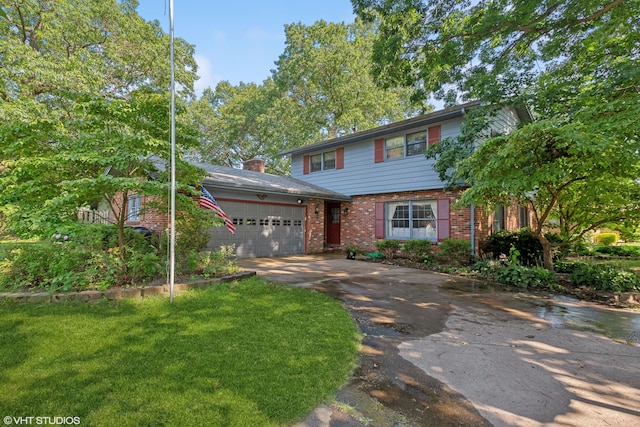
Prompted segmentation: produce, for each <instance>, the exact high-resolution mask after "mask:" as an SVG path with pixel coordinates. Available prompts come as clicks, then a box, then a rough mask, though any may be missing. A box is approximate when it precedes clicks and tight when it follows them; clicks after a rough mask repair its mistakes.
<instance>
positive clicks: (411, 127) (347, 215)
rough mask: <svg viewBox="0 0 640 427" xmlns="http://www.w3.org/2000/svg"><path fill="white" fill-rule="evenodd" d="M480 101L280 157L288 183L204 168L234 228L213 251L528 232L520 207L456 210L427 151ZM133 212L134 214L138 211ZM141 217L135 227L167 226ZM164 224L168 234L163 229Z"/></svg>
mask: <svg viewBox="0 0 640 427" xmlns="http://www.w3.org/2000/svg"><path fill="white" fill-rule="evenodd" d="M479 105H480V104H479V103H478V102H472V103H467V104H464V105H459V106H456V107H452V108H447V109H443V110H440V111H435V112H433V113H430V114H426V115H421V116H419V117H415V118H411V119H407V120H403V121H399V122H395V123H391V124H388V125H385V126H380V127H377V128H374V129H369V130H366V131H361V132H356V133H353V134H350V135H346V136H342V137H339V138H335V139H330V140H326V141H322V142H318V143H316V144H312V145H308V146H305V147H301V148H298V149H294V150H290V151H287V152H284V153H282V154H283V155H287V156H290V157H291V176H290V177H283V176H276V175H271V174H267V173H264V164H263V163H262V161H261V160H258V159H253V160H251V161H248V162H245V165H244V169H235V168H228V167H221V166H213V165H203V164H200V165H199V166H200V167H202V168H203V169H204V170H205V171H206V172H207V177H206V178H205V179H204V181H203V183H202V185H203V186H204V187H206V188H207V189H208V191H209V192H210V193H211V194H213V195H214V196H215V198H216V199H217V202H218V203H219V205H220V206H221V208H222V209H223V210H224V211H225V213H226V214H227V215H228V216H229V217H230V218H231V219H232V221H233V223H234V225H235V227H236V233H235V235H232V234H230V233H229V232H228V231H227V230H226V229H225V228H224V227H219V228H215V229H213V230H211V241H210V244H209V248H210V249H216V248H218V247H219V246H220V245H230V244H233V245H235V247H236V250H237V255H238V256H240V257H253V256H273V255H293V254H303V253H320V252H323V251H325V250H326V249H328V248H332V247H333V248H338V247H341V246H344V245H352V244H355V245H358V246H361V247H365V248H368V249H374V248H375V242H376V241H378V240H380V239H385V238H387V239H399V240H403V241H404V240H409V239H429V240H431V241H433V242H434V243H436V242H438V241H441V240H443V239H445V238H447V237H452V238H463V239H467V240H471V241H473V242H474V243H475V244H474V249H475V248H477V246H478V242H480V241H482V239H484V238H485V237H486V236H487V235H489V234H491V233H492V232H494V231H497V230H500V229H517V228H520V227H522V226H526V225H528V218H529V215H528V213H527V211H526V209H524V208H522V207H517V206H512V207H501V208H499V209H498V210H497V211H496V212H494V213H489V214H487V213H486V212H484V211H483V210H481V209H477V208H464V209H452V207H451V205H452V203H453V202H454V201H455V200H456V199H457V198H458V197H459V194H460V193H459V192H455V191H446V190H444V183H443V182H442V181H441V180H440V179H439V178H438V175H437V173H436V172H435V170H434V169H433V161H432V160H427V159H426V158H425V155H424V151H425V149H426V148H427V147H428V146H429V145H431V144H437V143H438V142H439V141H440V140H441V139H443V138H447V137H455V136H457V135H458V134H459V133H460V129H461V124H462V122H463V121H464V118H465V113H466V112H468V111H469V109H471V108H474V107H477V106H479ZM523 120H530V116H529V115H528V113H527V112H526V111H524V110H519V109H515V108H505V109H503V110H501V111H500V112H499V113H497V114H496V115H495V117H494V120H493V124H492V130H494V131H496V132H499V133H505V132H509V131H511V130H513V129H514V128H515V127H516V126H517V125H518V123H519V122H521V121H523ZM134 208H135V206H134ZM161 216H163V218H165V220H158V218H159V216H158V214H157V213H154V212H152V211H144V213H143V214H141V215H140V216H139V217H138V216H136V218H137V219H136V220H135V221H134V222H131V221H129V222H130V225H141V226H146V227H149V228H153V229H155V230H161V229H162V228H163V227H166V224H167V221H166V215H165V214H161ZM163 224H164V225H163Z"/></svg>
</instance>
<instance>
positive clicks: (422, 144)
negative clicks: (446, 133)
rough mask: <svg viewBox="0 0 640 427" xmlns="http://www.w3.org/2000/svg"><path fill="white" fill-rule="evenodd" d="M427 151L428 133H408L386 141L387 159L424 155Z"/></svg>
mask: <svg viewBox="0 0 640 427" xmlns="http://www.w3.org/2000/svg"><path fill="white" fill-rule="evenodd" d="M426 149H427V131H426V130H423V131H420V132H414V133H408V134H406V135H401V136H395V137H393V138H387V139H386V140H385V151H386V158H387V159H396V158H399V157H405V156H415V155H419V154H424V152H425V150H426Z"/></svg>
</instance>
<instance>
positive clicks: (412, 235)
mask: <svg viewBox="0 0 640 427" xmlns="http://www.w3.org/2000/svg"><path fill="white" fill-rule="evenodd" d="M414 204H419V205H428V206H429V208H430V209H431V214H432V215H433V216H432V217H431V218H416V217H414ZM419 205H417V206H419ZM391 206H396V207H398V206H406V207H407V215H408V217H407V218H406V219H405V218H404V217H403V218H394V216H395V213H396V210H395V209H394V211H393V212H391V211H390V207H391ZM437 212H438V200H437V199H416V200H391V201H387V202H384V238H385V239H392V240H429V241H431V242H437V241H438V236H439V233H438V226H439V224H438V213H437ZM394 221H406V222H407V224H408V227H395V228H397V229H405V228H406V229H408V230H409V235H408V236H406V235H403V236H398V235H395V236H394V235H392V230H393V228H394V227H393V226H392V224H393V222H394ZM418 221H428V222H431V223H432V224H433V227H432V228H433V231H432V232H431V233H426V232H425V236H424V237H423V236H418V237H416V235H417V234H418V233H416V232H414V229H415V230H425V231H426V230H427V229H428V227H426V226H425V227H414V224H415V223H416V222H418Z"/></svg>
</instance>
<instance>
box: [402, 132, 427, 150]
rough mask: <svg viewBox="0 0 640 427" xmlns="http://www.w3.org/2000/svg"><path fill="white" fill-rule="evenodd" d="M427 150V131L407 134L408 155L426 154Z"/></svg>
mask: <svg viewBox="0 0 640 427" xmlns="http://www.w3.org/2000/svg"><path fill="white" fill-rule="evenodd" d="M426 150H427V131H426V130H423V131H420V132H415V133H409V134H407V156H415V155H417V154H424V152H425V151H426Z"/></svg>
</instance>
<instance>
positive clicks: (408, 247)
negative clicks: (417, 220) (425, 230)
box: [402, 240, 433, 262]
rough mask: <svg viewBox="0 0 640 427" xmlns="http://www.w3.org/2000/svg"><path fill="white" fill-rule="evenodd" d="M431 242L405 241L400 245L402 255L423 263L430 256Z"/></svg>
mask: <svg viewBox="0 0 640 427" xmlns="http://www.w3.org/2000/svg"><path fill="white" fill-rule="evenodd" d="M432 245H433V243H432V242H431V240H407V241H406V242H404V245H402V253H403V254H404V255H406V256H407V257H408V258H409V259H411V260H412V261H415V262H423V261H425V260H427V259H429V258H431V255H432Z"/></svg>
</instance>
